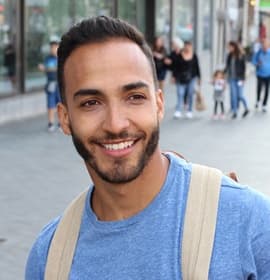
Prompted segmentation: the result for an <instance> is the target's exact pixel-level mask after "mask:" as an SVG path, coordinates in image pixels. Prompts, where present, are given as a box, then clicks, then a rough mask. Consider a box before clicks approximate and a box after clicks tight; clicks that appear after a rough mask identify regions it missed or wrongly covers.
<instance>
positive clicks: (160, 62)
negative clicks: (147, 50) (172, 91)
mask: <svg viewBox="0 0 270 280" xmlns="http://www.w3.org/2000/svg"><path fill="white" fill-rule="evenodd" d="M166 56H167V51H166V48H165V45H164V40H163V38H162V37H161V36H159V37H156V38H155V41H154V45H153V57H154V61H155V66H156V71H157V79H158V85H159V88H160V89H161V90H162V91H164V81H165V77H166V72H167V66H166V64H165V63H164V59H165V58H166Z"/></svg>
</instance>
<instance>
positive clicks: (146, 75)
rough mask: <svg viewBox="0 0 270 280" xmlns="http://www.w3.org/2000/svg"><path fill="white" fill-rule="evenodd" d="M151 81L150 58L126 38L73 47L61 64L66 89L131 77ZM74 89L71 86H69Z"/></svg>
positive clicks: (130, 80)
mask: <svg viewBox="0 0 270 280" xmlns="http://www.w3.org/2000/svg"><path fill="white" fill-rule="evenodd" d="M135 79H136V80H145V81H147V83H150V84H152V83H154V81H153V74H152V70H151V66H150V61H149V60H148V58H147V57H146V55H145V54H144V53H143V51H142V50H141V49H140V47H139V46H138V45H136V44H135V43H134V42H131V41H129V40H127V39H110V40H108V41H105V42H97V43H89V44H85V45H82V46H80V47H78V48H76V49H75V50H74V51H73V52H72V53H71V55H70V56H69V57H68V58H67V61H66V63H65V65H64V81H65V87H66V90H69V89H70V88H69V87H70V86H71V85H72V87H74V86H75V85H74V83H71V82H70V81H71V80H72V81H73V82H75V83H76V84H77V86H79V85H80V86H83V85H84V84H89V83H90V81H91V85H95V86H102V87H105V86H106V83H107V84H108V83H109V84H110V85H114V84H115V83H130V82H133V81H134V80H135ZM72 91H74V89H72Z"/></svg>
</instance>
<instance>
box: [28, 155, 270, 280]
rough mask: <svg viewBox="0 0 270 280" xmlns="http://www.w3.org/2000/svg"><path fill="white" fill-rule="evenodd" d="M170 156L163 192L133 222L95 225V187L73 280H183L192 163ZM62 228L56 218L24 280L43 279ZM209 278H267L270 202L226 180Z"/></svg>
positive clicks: (36, 246)
mask: <svg viewBox="0 0 270 280" xmlns="http://www.w3.org/2000/svg"><path fill="white" fill-rule="evenodd" d="M168 157H169V159H170V166H169V170H168V174H167V178H166V181H165V183H164V185H163V187H162V189H161V191H160V192H159V194H158V195H157V196H156V197H155V198H154V199H153V201H152V202H151V203H150V204H149V205H148V206H147V207H146V208H145V209H144V210H143V211H141V212H140V213H138V214H137V215H135V216H132V217H130V218H128V219H125V220H121V221H116V222H102V221H99V220H97V217H96V215H95V213H94V212H93V211H92V209H91V207H90V204H89V201H90V195H91V192H92V190H93V188H90V190H89V193H88V197H87V203H86V205H85V209H84V214H83V218H82V224H81V229H80V235H79V239H78V243H77V248H76V251H75V255H74V258H73V263H72V268H71V273H70V278H69V279H71V280H75V279H76V280H84V279H85V280H90V279H94V280H99V279H100V280H106V279H113V280H116V279H117V280H127V279H132V280H142V279H147V280H157V279H162V280H163V279H170V280H171V279H182V273H181V266H180V262H181V247H182V246H181V240H182V234H183V218H184V213H185V206H186V198H187V193H188V186H189V181H190V174H191V164H190V163H186V162H185V161H184V160H182V159H180V158H178V157H176V156H174V155H171V154H169V155H168ZM145 187H146V188H147V186H145ZM58 222H59V218H57V219H56V220H54V221H52V222H51V223H50V224H49V225H47V226H46V227H45V228H44V229H43V231H42V232H41V233H40V235H39V237H38V239H37V240H36V242H35V244H34V245H33V247H32V250H31V252H30V255H29V258H28V262H27V267H26V280H39V279H40V280H41V279H44V269H45V264H46V257H47V253H48V248H49V245H50V241H51V239H52V236H53V234H54V231H55V228H56V226H57V223H58ZM209 279H213V280H221V279H222V280H223V279H224V280H225V279H226V280H228V279H260V280H263V279H265V280H266V279H270V200H268V199H267V198H266V197H264V196H263V195H261V194H259V193H258V192H256V191H254V190H252V189H250V188H248V187H245V186H241V185H239V184H237V183H236V182H234V181H232V180H231V179H229V178H228V177H225V176H224V177H223V179H222V189H221V195H220V203H219V210H218V221H217V227H216V234H215V242H214V249H213V254H212V260H211V267H210V274H209Z"/></svg>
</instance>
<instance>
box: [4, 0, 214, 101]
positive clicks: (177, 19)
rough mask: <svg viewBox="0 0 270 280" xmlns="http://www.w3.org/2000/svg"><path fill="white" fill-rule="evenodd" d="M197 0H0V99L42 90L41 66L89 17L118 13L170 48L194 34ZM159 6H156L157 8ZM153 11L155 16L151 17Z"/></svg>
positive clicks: (207, 41) (206, 28) (208, 4)
mask: <svg viewBox="0 0 270 280" xmlns="http://www.w3.org/2000/svg"><path fill="white" fill-rule="evenodd" d="M210 2H211V1H210V0H207V5H205V10H204V11H203V13H204V15H205V16H204V25H205V26H204V32H203V33H204V47H205V48H207V47H208V46H209V40H210V39H209V38H207V36H205V35H207V34H209V33H211V32H209V29H210V27H209V25H207V24H209V22H210V20H209V16H210V12H209V10H210ZM194 3H196V0H152V1H148V0H80V1H78V0H24V1H20V0H0V97H1V96H3V95H10V94H12V93H22V92H30V91H32V90H36V89H42V87H43V86H44V84H45V75H44V73H42V72H40V71H39V69H38V65H39V64H40V63H42V62H43V60H44V57H45V56H46V55H47V54H48V52H49V41H50V39H51V38H52V37H54V38H57V37H58V38H60V37H61V35H62V34H63V33H64V32H65V31H67V30H68V28H69V27H70V26H71V25H72V24H74V23H75V22H78V21H80V20H82V19H83V18H86V17H89V16H96V15H108V16H117V17H119V18H122V19H124V20H127V21H128V22H130V23H131V24H134V25H135V26H137V27H138V28H139V29H140V30H141V31H142V32H143V33H144V34H146V35H147V36H148V37H147V36H146V37H147V38H148V40H149V42H150V43H151V40H152V38H153V37H154V36H160V35H162V36H163V37H164V39H165V43H166V46H167V48H168V49H169V45H170V40H171V38H172V37H175V36H177V37H179V38H181V39H182V40H193V39H194V38H193V37H194V26H193V22H194ZM154 7H155V10H151V9H152V8H154ZM147 11H148V12H149V11H150V14H151V15H150V16H149V15H147Z"/></svg>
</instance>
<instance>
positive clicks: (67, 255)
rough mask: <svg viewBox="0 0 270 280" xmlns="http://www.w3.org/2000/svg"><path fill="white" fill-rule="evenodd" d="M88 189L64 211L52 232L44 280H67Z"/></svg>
mask: <svg viewBox="0 0 270 280" xmlns="http://www.w3.org/2000/svg"><path fill="white" fill-rule="evenodd" d="M87 192H88V189H87V190H85V191H84V192H82V193H81V194H79V195H78V196H77V197H76V198H75V199H74V200H73V201H72V202H71V204H70V205H69V206H68V207H67V209H66V210H65V211H64V213H63V216H62V218H61V220H60V222H59V224H58V226H57V228H56V231H55V233H54V236H53V239H52V242H51V245H50V249H49V253H48V256H47V264H46V269H45V278H44V279H45V280H67V279H68V276H69V272H70V268H71V265H72V260H73V255H74V252H75V249H76V244H77V240H78V236H79V231H80V225H81V219H82V213H83V209H84V205H85V200H86V196H87Z"/></svg>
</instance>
